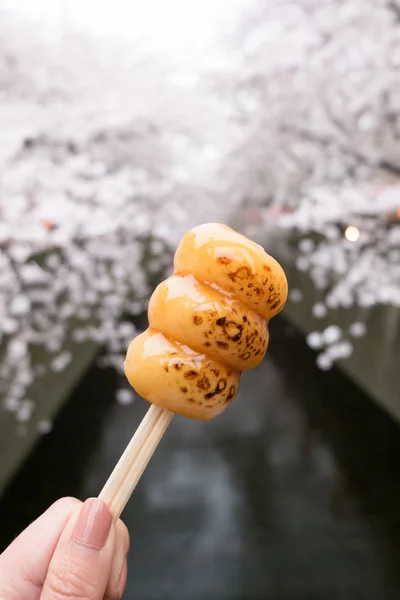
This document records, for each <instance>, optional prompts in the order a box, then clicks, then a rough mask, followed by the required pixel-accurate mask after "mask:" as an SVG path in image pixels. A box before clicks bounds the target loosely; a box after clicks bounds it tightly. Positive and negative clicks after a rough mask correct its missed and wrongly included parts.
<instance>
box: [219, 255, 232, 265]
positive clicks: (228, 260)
mask: <svg viewBox="0 0 400 600" xmlns="http://www.w3.org/2000/svg"><path fill="white" fill-rule="evenodd" d="M231 262H232V259H231V258H228V257H227V256H219V257H218V258H217V263H219V264H220V265H230V264H231Z"/></svg>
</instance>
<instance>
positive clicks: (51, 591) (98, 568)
mask: <svg viewBox="0 0 400 600" xmlns="http://www.w3.org/2000/svg"><path fill="white" fill-rule="evenodd" d="M115 537H116V531H115V525H114V523H113V519H112V515H111V513H110V511H109V509H108V507H107V506H106V505H105V504H104V502H102V501H101V500H99V499H97V498H90V499H89V500H86V502H85V503H84V505H83V506H82V508H81V509H80V511H79V512H78V514H76V515H74V516H73V517H72V518H71V519H70V520H69V521H68V523H67V525H66V527H65V529H64V531H63V533H62V534H61V537H60V539H59V542H58V544H57V547H56V549H55V551H54V554H53V558H52V560H51V562H50V566H49V570H48V573H47V577H46V580H45V582H44V585H43V591H42V595H41V600H67V599H68V600H71V598H74V600H103V598H104V594H105V591H106V587H107V583H108V580H109V577H110V574H111V565H112V560H113V555H114V547H115Z"/></svg>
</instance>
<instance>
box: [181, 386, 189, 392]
mask: <svg viewBox="0 0 400 600" xmlns="http://www.w3.org/2000/svg"><path fill="white" fill-rule="evenodd" d="M187 391H188V389H187V387H185V386H182V387H181V392H183V393H184V394H186V393H187Z"/></svg>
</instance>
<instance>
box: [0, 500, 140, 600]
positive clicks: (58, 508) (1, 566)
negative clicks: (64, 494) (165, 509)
mask: <svg viewBox="0 0 400 600" xmlns="http://www.w3.org/2000/svg"><path fill="white" fill-rule="evenodd" d="M128 551H129V534H128V530H127V528H126V526H125V525H124V524H123V523H122V521H120V520H118V521H116V522H115V520H113V518H112V516H111V514H110V512H109V510H108V508H107V507H106V505H105V504H104V503H103V502H102V501H101V500H98V499H89V500H87V501H86V502H85V504H82V502H80V501H79V500H76V499H75V498H63V499H61V500H58V501H57V502H56V503H55V504H53V505H52V506H51V507H50V508H49V509H48V510H47V511H46V512H45V513H44V514H43V515H41V516H40V517H39V518H38V519H37V520H36V521H34V522H33V523H32V524H31V525H30V526H29V527H28V528H27V529H25V530H24V531H23V532H22V533H21V534H20V535H19V536H18V537H17V538H16V539H15V540H14V541H13V542H12V544H11V545H10V546H9V547H8V548H7V549H6V550H5V551H4V552H3V554H1V555H0V599H1V600H67V599H68V600H71V598H73V599H74V600H119V599H120V598H121V597H122V594H123V592H124V588H125V584H126V578H127V554H128Z"/></svg>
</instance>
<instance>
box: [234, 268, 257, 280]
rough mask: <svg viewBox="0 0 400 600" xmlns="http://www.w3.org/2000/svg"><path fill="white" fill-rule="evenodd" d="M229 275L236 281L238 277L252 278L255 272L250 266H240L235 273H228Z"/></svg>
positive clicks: (242, 278) (241, 278)
mask: <svg viewBox="0 0 400 600" xmlns="http://www.w3.org/2000/svg"><path fill="white" fill-rule="evenodd" d="M228 277H229V279H231V280H232V281H233V282H235V281H237V280H238V279H240V280H244V279H250V278H252V277H253V273H252V272H251V269H250V267H239V268H238V269H237V270H236V271H234V272H233V273H228Z"/></svg>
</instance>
